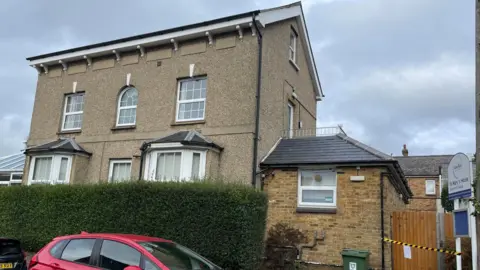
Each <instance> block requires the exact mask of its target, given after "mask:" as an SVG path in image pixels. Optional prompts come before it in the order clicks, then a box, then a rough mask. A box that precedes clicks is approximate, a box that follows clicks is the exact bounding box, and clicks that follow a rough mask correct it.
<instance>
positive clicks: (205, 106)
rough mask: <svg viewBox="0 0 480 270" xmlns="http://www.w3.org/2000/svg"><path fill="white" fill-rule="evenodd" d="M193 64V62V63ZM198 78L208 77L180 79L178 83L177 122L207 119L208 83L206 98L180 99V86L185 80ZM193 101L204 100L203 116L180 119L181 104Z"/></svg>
mask: <svg viewBox="0 0 480 270" xmlns="http://www.w3.org/2000/svg"><path fill="white" fill-rule="evenodd" d="M192 65H193V64H192ZM192 65H190V72H192ZM196 80H207V77H199V78H192V79H185V80H179V81H178V83H177V104H176V110H175V122H189V121H201V120H205V115H206V113H207V89H208V85H207V87H206V89H205V97H204V98H197V99H189V100H180V86H181V85H182V83H183V82H189V81H196ZM193 102H203V103H204V104H203V117H197V118H188V119H178V113H179V110H180V104H183V103H193Z"/></svg>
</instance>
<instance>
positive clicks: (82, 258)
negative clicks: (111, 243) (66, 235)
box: [49, 238, 98, 270]
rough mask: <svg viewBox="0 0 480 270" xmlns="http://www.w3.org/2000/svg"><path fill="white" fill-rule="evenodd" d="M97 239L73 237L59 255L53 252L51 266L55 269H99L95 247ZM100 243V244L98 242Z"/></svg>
mask: <svg viewBox="0 0 480 270" xmlns="http://www.w3.org/2000/svg"><path fill="white" fill-rule="evenodd" d="M96 243H97V239H93V238H78V239H71V240H70V241H68V243H66V245H65V247H64V248H63V247H61V248H63V250H61V251H54V252H58V253H57V255H56V256H55V254H51V255H52V257H51V262H50V264H49V266H51V267H52V268H53V269H55V270H98V267H97V266H95V261H94V258H93V257H94V256H93V254H94V249H95V244H96ZM97 245H98V244H97Z"/></svg>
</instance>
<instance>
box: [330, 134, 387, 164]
mask: <svg viewBox="0 0 480 270" xmlns="http://www.w3.org/2000/svg"><path fill="white" fill-rule="evenodd" d="M336 136H338V137H339V138H341V139H343V140H345V141H346V142H348V143H351V144H353V145H354V146H356V147H359V148H361V149H363V150H365V151H367V152H369V153H370V154H372V155H374V156H376V157H378V158H381V159H384V160H395V159H394V158H393V157H392V156H389V155H387V154H385V153H383V152H381V151H379V150H377V149H375V148H373V147H371V146H368V145H366V144H364V143H361V142H359V141H357V140H355V139H354V138H352V137H349V136H348V135H345V134H342V133H338V134H336Z"/></svg>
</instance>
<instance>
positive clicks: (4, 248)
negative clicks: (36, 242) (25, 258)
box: [0, 239, 22, 256]
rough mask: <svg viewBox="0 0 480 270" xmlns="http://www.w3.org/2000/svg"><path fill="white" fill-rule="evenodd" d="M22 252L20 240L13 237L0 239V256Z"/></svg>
mask: <svg viewBox="0 0 480 270" xmlns="http://www.w3.org/2000/svg"><path fill="white" fill-rule="evenodd" d="M19 253H22V249H21V247H20V242H19V241H17V240H14V239H0V256H5V255H12V254H19Z"/></svg>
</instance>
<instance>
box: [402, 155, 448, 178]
mask: <svg viewBox="0 0 480 270" xmlns="http://www.w3.org/2000/svg"><path fill="white" fill-rule="evenodd" d="M452 158H453V155H431V156H406V157H405V156H398V157H395V159H396V160H398V163H399V164H400V167H402V170H403V172H404V173H405V175H406V176H438V175H439V174H440V170H439V167H442V170H443V171H445V172H446V170H447V169H448V163H450V160H451V159H452Z"/></svg>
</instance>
